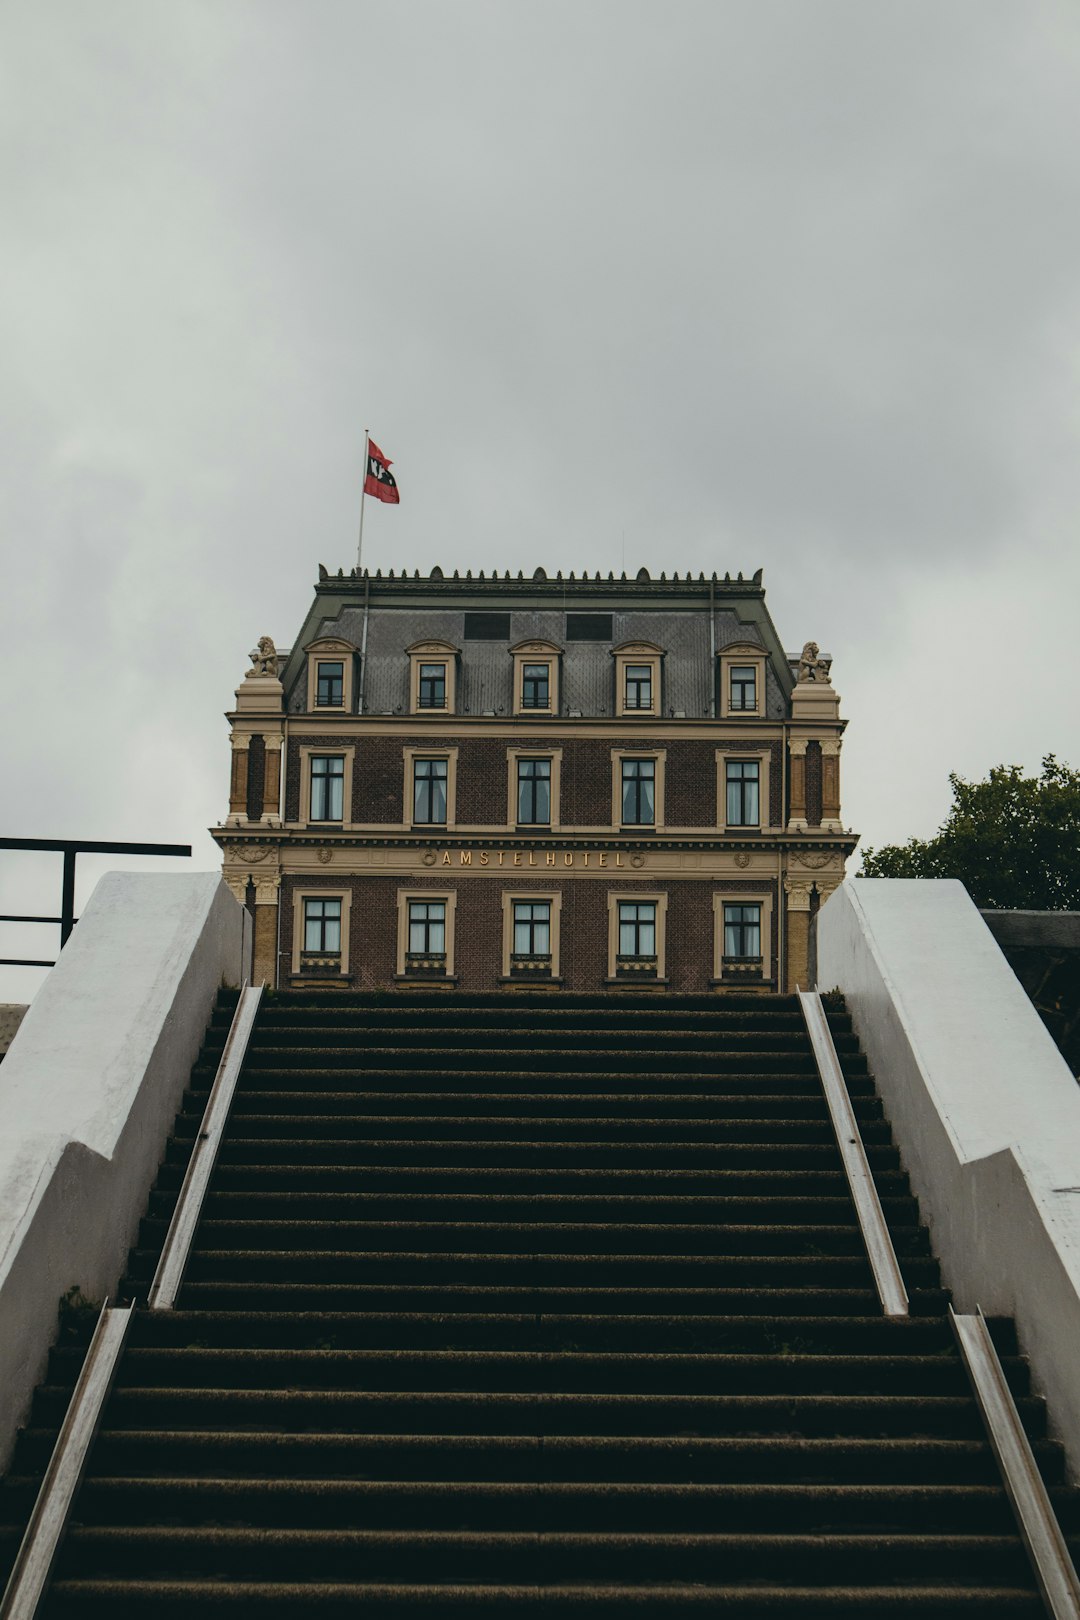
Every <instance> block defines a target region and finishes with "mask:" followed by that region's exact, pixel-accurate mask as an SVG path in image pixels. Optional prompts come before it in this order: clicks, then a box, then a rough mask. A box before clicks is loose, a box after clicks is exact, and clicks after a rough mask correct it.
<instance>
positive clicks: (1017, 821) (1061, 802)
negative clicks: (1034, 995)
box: [859, 754, 1080, 911]
mask: <svg viewBox="0 0 1080 1620" xmlns="http://www.w3.org/2000/svg"><path fill="white" fill-rule="evenodd" d="M949 781H950V783H951V785H952V791H953V803H952V808H951V809H950V811H949V814H948V815H947V816H946V818H945V820H944V822H943V823H942V825H941V827H940V828H939V829H938V832H937V834H936V836H935V837H933V838H926V839H923V838H909V839H908V841H907V843H906V844H886V845H885V846H884V847H883V848H881V849H866V850H864V851H863V858H862V871H861V872H860V873H859V876H860V877H886V878H959V879H960V881H961V883H963V884H964V885H965V887H966V888H967V890H968V893H969V894H970V895H971V898H972V899H973V900H974V901H975V904H976V905H978V906H981V907H983V908H984V909H985V910H988V911H999V910H1000V911H1004V910H1011V909H1015V910H1021V911H1080V771H1074V770H1072V769H1071V768H1070V767H1069V766H1068V765H1064V764H1059V763H1058V761H1057V759H1056V758H1055V757H1054V755H1053V754H1048V755H1047V757H1046V758H1045V759H1044V760H1043V762H1042V774H1041V775H1040V776H1025V775H1024V773H1023V771H1022V769H1021V767H1020V766H1019V765H997V766H995V767H994V769H993V770H992V771H991V772H990V775H989V776H988V777H987V779H986V781H985V782H965V781H964V778H963V777H962V776H957V775H956V774H955V773H953V774H952V775H950V777H949Z"/></svg>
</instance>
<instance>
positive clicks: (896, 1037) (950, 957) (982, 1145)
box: [817, 878, 1080, 1478]
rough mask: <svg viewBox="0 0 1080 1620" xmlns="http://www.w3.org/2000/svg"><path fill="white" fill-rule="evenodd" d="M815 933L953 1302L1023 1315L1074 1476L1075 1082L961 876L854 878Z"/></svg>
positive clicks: (1079, 1311)
mask: <svg viewBox="0 0 1080 1620" xmlns="http://www.w3.org/2000/svg"><path fill="white" fill-rule="evenodd" d="M817 930H818V939H817V961H818V986H819V988H820V989H821V990H822V991H827V990H829V989H831V988H832V987H833V986H838V987H839V988H840V989H841V990H842V991H843V992H844V995H845V997H846V999H847V1004H848V1007H849V1009H850V1011H851V1014H852V1018H853V1021H854V1025H855V1029H856V1032H857V1033H858V1035H859V1038H860V1040H861V1042H862V1045H863V1049H864V1050H865V1052H866V1054H867V1056H868V1058H869V1061H870V1067H871V1070H872V1071H873V1073H874V1075H875V1077H876V1080H877V1086H878V1090H879V1092H880V1095H881V1098H882V1101H883V1103H884V1107H885V1112H886V1115H887V1116H888V1118H889V1119H890V1120H891V1122H892V1126H893V1132H894V1135H895V1138H896V1141H897V1144H898V1146H899V1148H900V1152H901V1154H902V1157H903V1160H904V1164H905V1167H906V1168H907V1170H908V1171H909V1173H910V1176H911V1182H912V1190H913V1191H914V1192H915V1193H916V1195H917V1196H918V1198H919V1200H920V1204H921V1208H922V1216H923V1219H924V1220H925V1221H926V1222H927V1224H928V1226H929V1228H930V1234H931V1240H932V1242H933V1246H934V1249H935V1251H936V1253H937V1255H938V1257H939V1258H940V1261H941V1266H942V1274H943V1279H944V1281H945V1283H946V1285H947V1286H948V1287H950V1288H951V1289H952V1290H953V1293H954V1296H955V1300H956V1306H957V1309H958V1310H961V1311H965V1312H970V1311H973V1310H974V1309H975V1307H976V1305H981V1306H982V1308H983V1310H984V1311H985V1312H986V1313H987V1315H991V1314H993V1315H1005V1316H1013V1317H1014V1318H1015V1320H1016V1325H1017V1329H1018V1331H1019V1335H1020V1343H1021V1348H1022V1350H1023V1351H1024V1353H1025V1354H1026V1355H1027V1356H1029V1357H1030V1360H1031V1366H1032V1373H1033V1377H1034V1381H1035V1384H1036V1387H1037V1388H1038V1389H1039V1391H1040V1393H1042V1394H1043V1395H1045V1396H1046V1398H1047V1401H1048V1403H1049V1411H1050V1417H1051V1422H1052V1425H1053V1428H1054V1431H1055V1432H1056V1434H1057V1437H1058V1438H1059V1439H1060V1440H1061V1441H1062V1442H1063V1444H1064V1446H1065V1450H1066V1454H1067V1457H1068V1462H1069V1467H1070V1470H1071V1472H1072V1474H1073V1477H1074V1478H1080V1353H1078V1349H1080V1086H1078V1085H1077V1082H1076V1081H1075V1080H1074V1078H1073V1076H1072V1074H1071V1073H1070V1071H1069V1068H1068V1065H1067V1064H1066V1063H1065V1061H1064V1060H1063V1058H1062V1057H1061V1055H1060V1054H1059V1052H1058V1050H1057V1048H1056V1046H1055V1045H1054V1042H1053V1040H1052V1039H1051V1037H1050V1035H1049V1034H1048V1033H1047V1031H1046V1029H1045V1028H1044V1027H1043V1024H1042V1022H1041V1021H1040V1019H1039V1016H1038V1014H1037V1013H1036V1011H1035V1009H1034V1008H1033V1007H1032V1005H1031V1003H1030V1001H1029V1000H1028V997H1027V995H1026V994H1025V992H1024V990H1023V988H1022V986H1021V985H1020V983H1019V981H1018V980H1017V978H1016V976H1015V975H1014V973H1013V972H1012V969H1011V968H1010V967H1009V964H1008V962H1007V961H1006V959H1005V957H1004V956H1003V955H1002V952H1001V951H1000V949H999V948H998V946H997V944H996V942H995V940H994V938H993V936H992V935H991V933H990V930H989V929H988V928H987V926H986V924H985V923H984V922H983V920H982V918H981V916H980V915H979V912H978V911H977V909H976V908H975V906H974V904H973V902H972V901H971V899H970V897H969V896H968V894H967V891H966V890H965V889H964V887H963V885H962V884H960V883H957V882H952V881H941V882H931V881H920V880H886V879H874V878H860V879H857V880H852V879H849V880H848V881H847V882H846V883H844V885H843V886H842V887H841V888H839V889H838V890H837V891H836V892H835V893H834V894H833V895H832V897H831V898H830V899H829V900H828V902H827V904H825V905H824V906H823V907H822V910H821V911H820V913H819V915H818V919H817Z"/></svg>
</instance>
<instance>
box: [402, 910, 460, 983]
mask: <svg viewBox="0 0 1080 1620" xmlns="http://www.w3.org/2000/svg"><path fill="white" fill-rule="evenodd" d="M456 902H457V896H456V895H454V894H452V893H449V892H444V893H442V894H430V893H427V894H425V893H423V892H421V893H417V892H415V891H414V892H413V893H412V894H409V893H408V892H406V891H405V890H399V891H398V960H397V975H398V977H399V978H409V979H412V978H425V979H431V978H444V979H445V978H449V977H451V976H452V974H453V971H454V968H453V959H454V907H455V905H456Z"/></svg>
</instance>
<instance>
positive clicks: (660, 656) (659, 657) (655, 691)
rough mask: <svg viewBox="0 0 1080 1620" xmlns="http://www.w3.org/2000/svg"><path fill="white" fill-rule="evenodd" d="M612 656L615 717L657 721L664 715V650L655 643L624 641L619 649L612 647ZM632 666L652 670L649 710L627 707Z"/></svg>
mask: <svg viewBox="0 0 1080 1620" xmlns="http://www.w3.org/2000/svg"><path fill="white" fill-rule="evenodd" d="M611 656H612V658H614V660H615V717H616V719H620V720H621V719H624V718H625V719H628V720H632V719H635V718H638V717H640V718H643V719H650V720H656V719H658V718H659V716H660V715H661V714H662V712H663V710H662V707H661V688H660V680H661V671H662V668H663V661H664V649H663V648H662V647H658V646H657V645H656V643H655V642H654V641H624V642H622V643H621V645H620V646H618V647H612V649H611ZM630 664H642V665H648V667H649V668H650V669H651V670H652V703H651V704H650V706H649V707H648V708H647V709H628V708H627V707H626V671H627V667H628V666H629V665H630Z"/></svg>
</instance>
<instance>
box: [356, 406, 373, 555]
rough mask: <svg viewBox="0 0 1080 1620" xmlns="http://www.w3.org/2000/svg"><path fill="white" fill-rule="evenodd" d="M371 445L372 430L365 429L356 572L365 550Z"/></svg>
mask: <svg viewBox="0 0 1080 1620" xmlns="http://www.w3.org/2000/svg"><path fill="white" fill-rule="evenodd" d="M370 443H371V429H370V428H365V429H364V471H363V476H362V478H361V482H360V536H359V539H358V540H357V542H356V572H357V573H358V574H359V572H360V553H361V552H362V551H363V549H364V486H365V485H366V483H367V469H368V445H369V444H370Z"/></svg>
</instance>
